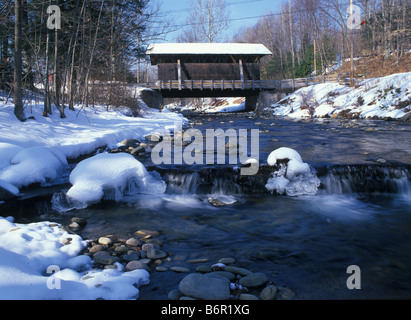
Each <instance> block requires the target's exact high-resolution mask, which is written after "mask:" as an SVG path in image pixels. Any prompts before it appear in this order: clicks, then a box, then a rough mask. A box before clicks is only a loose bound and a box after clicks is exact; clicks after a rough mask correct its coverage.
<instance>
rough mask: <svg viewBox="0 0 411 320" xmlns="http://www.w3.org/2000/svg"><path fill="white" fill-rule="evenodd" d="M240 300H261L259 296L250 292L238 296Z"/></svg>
mask: <svg viewBox="0 0 411 320" xmlns="http://www.w3.org/2000/svg"><path fill="white" fill-rule="evenodd" d="M238 299H239V300H260V299H258V297H257V296H255V295H253V294H249V293H241V294H240V296H239V297H238Z"/></svg>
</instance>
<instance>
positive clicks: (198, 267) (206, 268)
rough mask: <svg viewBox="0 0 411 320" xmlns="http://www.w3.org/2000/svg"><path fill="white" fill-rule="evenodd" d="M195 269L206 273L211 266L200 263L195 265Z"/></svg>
mask: <svg viewBox="0 0 411 320" xmlns="http://www.w3.org/2000/svg"><path fill="white" fill-rule="evenodd" d="M196 271H197V272H202V273H206V272H211V271H212V270H211V267H210V266H206V265H200V266H197V267H196Z"/></svg>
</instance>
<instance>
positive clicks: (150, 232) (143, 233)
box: [135, 230, 160, 237]
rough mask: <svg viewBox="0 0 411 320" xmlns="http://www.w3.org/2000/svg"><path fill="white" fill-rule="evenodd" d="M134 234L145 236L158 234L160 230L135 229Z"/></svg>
mask: <svg viewBox="0 0 411 320" xmlns="http://www.w3.org/2000/svg"><path fill="white" fill-rule="evenodd" d="M135 234H136V235H139V236H141V237H145V236H148V235H150V236H158V235H159V234H160V232H158V231H154V230H137V231H136V233H135Z"/></svg>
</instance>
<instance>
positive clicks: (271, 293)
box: [260, 285, 277, 300]
mask: <svg viewBox="0 0 411 320" xmlns="http://www.w3.org/2000/svg"><path fill="white" fill-rule="evenodd" d="M276 294H277V287H276V286H274V285H269V286H267V287H265V288H264V289H263V290H262V291H261V293H260V298H261V300H274V299H275V295H276Z"/></svg>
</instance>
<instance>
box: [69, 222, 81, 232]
mask: <svg viewBox="0 0 411 320" xmlns="http://www.w3.org/2000/svg"><path fill="white" fill-rule="evenodd" d="M69 228H70V229H71V230H73V231H78V230H80V229H81V227H80V225H79V224H78V223H77V222H72V223H70V224H69Z"/></svg>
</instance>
